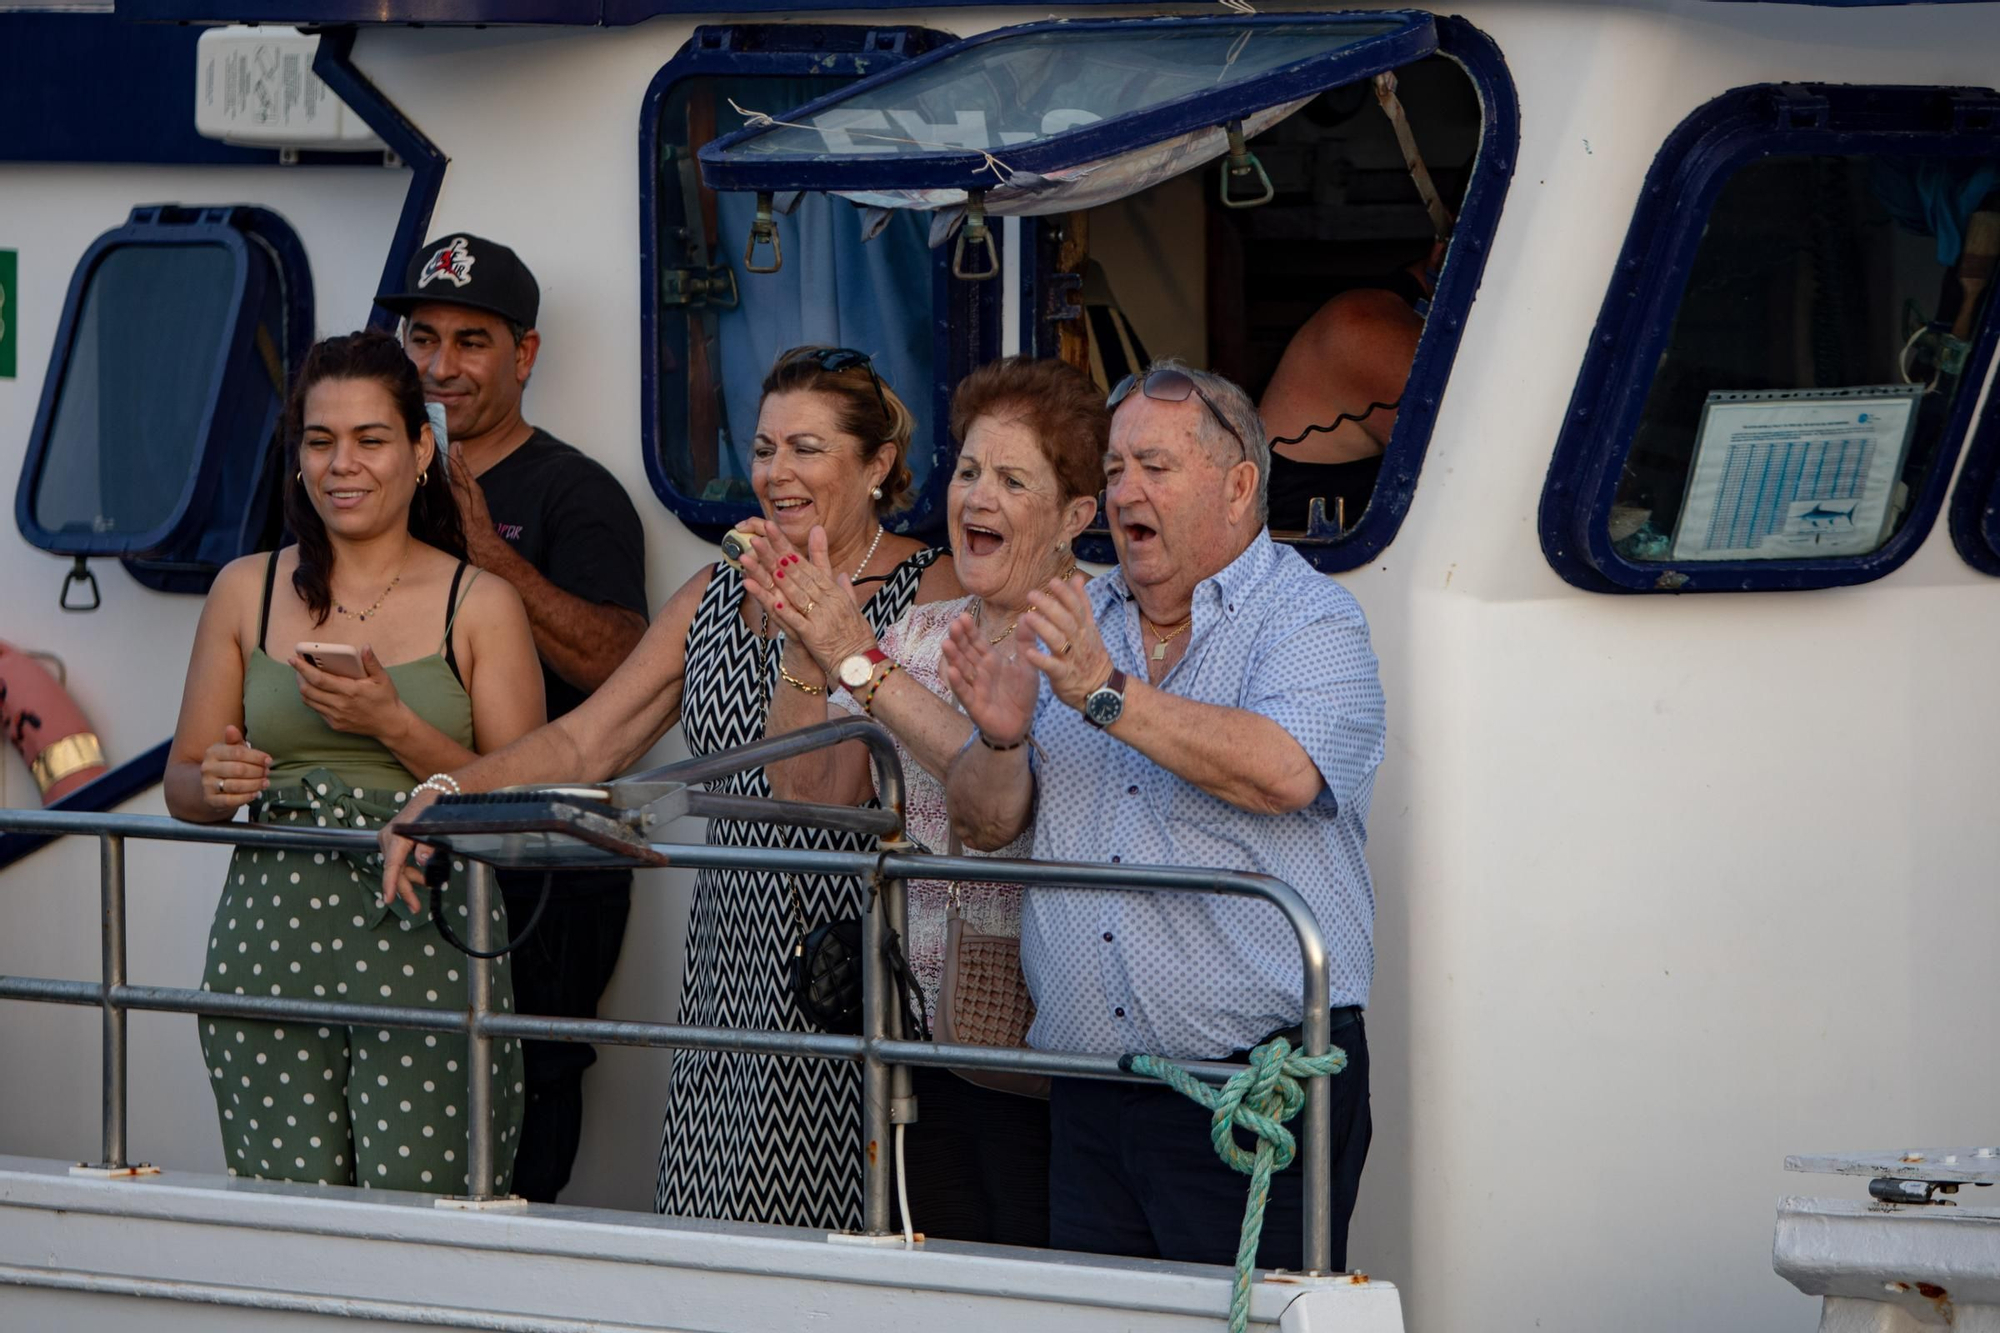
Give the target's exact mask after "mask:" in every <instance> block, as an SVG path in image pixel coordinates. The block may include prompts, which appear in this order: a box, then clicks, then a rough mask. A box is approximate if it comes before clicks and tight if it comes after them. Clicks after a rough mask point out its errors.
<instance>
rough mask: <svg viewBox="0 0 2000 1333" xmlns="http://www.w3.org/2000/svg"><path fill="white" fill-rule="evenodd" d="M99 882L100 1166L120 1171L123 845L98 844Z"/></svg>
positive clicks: (109, 840) (108, 836)
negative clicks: (118, 992)
mask: <svg viewBox="0 0 2000 1333" xmlns="http://www.w3.org/2000/svg"><path fill="white" fill-rule="evenodd" d="M97 851H98V879H99V889H100V892H101V895H102V904H103V912H104V919H103V921H102V922H101V923H100V925H99V939H100V943H101V946H102V951H103V964H104V1157H103V1159H102V1160H101V1161H100V1162H99V1163H98V1165H99V1166H101V1167H105V1168H107V1169H110V1170H121V1169H123V1168H124V1167H126V1166H129V1165H130V1163H129V1162H127V1161H126V1160H125V1156H126V1143H125V1065H126V1057H125V1010H124V1008H123V1006H121V1005H120V1004H118V1003H117V1002H116V1001H114V1000H113V999H112V998H111V993H112V991H113V989H114V988H116V987H120V986H123V985H124V984H125V839H124V838H123V837H122V836H120V835H118V834H115V833H104V834H99V835H98V839H97Z"/></svg>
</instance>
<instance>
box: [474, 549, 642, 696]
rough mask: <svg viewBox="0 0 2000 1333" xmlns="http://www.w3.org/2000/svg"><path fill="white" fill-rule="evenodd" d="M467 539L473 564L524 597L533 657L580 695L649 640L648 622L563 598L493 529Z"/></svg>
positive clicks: (611, 608)
mask: <svg viewBox="0 0 2000 1333" xmlns="http://www.w3.org/2000/svg"><path fill="white" fill-rule="evenodd" d="M465 536H466V545H467V546H469V547H470V548H471V551H470V554H471V556H472V562H473V563H474V564H476V565H478V566H479V567H480V568H481V569H484V570H487V571H489V572H491V573H494V574H498V575H499V576H500V577H501V578H503V579H505V580H507V582H509V583H511V584H513V585H514V591H516V592H518V593H520V594H521V603H522V605H524V606H525V607H527V609H528V628H529V629H530V630H531V631H532V632H533V633H534V636H535V652H536V653H537V654H539V655H540V657H541V659H542V660H543V661H544V662H546V663H548V664H549V666H550V667H551V668H552V669H553V670H554V671H555V673H556V674H557V675H558V676H561V677H562V678H563V679H564V680H566V681H568V682H569V683H570V684H572V685H574V686H576V687H577V688H578V689H580V690H594V689H596V688H597V687H598V686H600V685H602V684H603V683H604V682H605V681H606V680H608V679H610V677H611V673H612V672H614V671H616V670H617V669H618V664H619V663H620V662H623V661H624V660H625V659H626V658H627V657H629V656H631V654H632V650H633V649H634V648H636V647H637V646H638V645H639V640H640V638H641V637H643V636H644V635H645V633H646V619H645V617H644V616H641V615H640V614H639V613H638V612H636V611H632V610H628V609H627V608H625V607H622V606H612V605H611V604H609V603H608V602H589V601H585V600H584V599H583V598H581V597H578V596H576V595H575V594H574V593H569V592H564V591H563V590H562V589H561V588H558V587H557V586H556V585H555V584H553V583H551V582H549V580H548V579H547V578H545V577H543V575H542V573H541V571H539V570H537V569H536V568H535V567H534V566H533V565H531V564H529V563H528V562H527V561H526V560H523V559H522V558H521V557H520V555H519V554H517V553H516V552H515V550H514V548H513V547H511V546H509V545H507V543H506V542H505V541H503V540H501V538H500V535H499V534H498V533H496V532H494V531H493V528H492V525H491V524H487V525H486V526H485V527H483V528H468V529H467V531H466V534H465Z"/></svg>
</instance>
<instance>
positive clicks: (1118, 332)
mask: <svg viewBox="0 0 2000 1333" xmlns="http://www.w3.org/2000/svg"><path fill="white" fill-rule="evenodd" d="M775 119H776V122H778V123H772V124H764V123H761V122H760V123H757V124H753V125H750V126H746V127H745V128H744V129H742V130H740V131H738V132H736V133H734V134H731V135H728V136H726V137H724V138H721V139H718V140H717V141H716V142H715V143H713V144H711V145H709V146H708V147H707V148H704V149H703V150H702V151H701V153H700V161H701V170H702V176H703V179H704V180H706V181H708V182H709V183H710V184H711V185H713V186H716V187H717V188H718V189H720V190H723V191H739V192H745V193H746V197H747V195H749V194H761V195H763V196H765V197H770V198H782V197H784V194H785V192H788V191H802V190H803V191H820V192H826V193H830V194H835V195H839V196H841V197H842V198H844V199H846V200H849V201H851V202H852V203H855V204H859V205H861V206H864V207H866V208H869V209H874V210H882V211H883V212H885V213H886V214H887V215H888V216H891V217H902V216H905V215H908V214H911V213H914V214H917V215H918V216H921V217H924V218H925V219H926V220H927V222H928V228H929V232H930V235H931V237H932V239H933V240H934V241H937V242H939V243H940V249H947V248H948V249H949V250H950V251H951V253H952V256H953V272H954V274H955V275H956V279H955V280H956V283H957V285H958V286H960V287H966V288H974V287H981V286H984V287H989V288H1014V289H1015V290H1014V291H1013V293H1012V295H1013V296H1014V297H1015V298H1016V299H1015V305H1016V308H1018V309H1019V310H1020V311H1021V312H1022V315H1021V318H1020V319H1019V320H1018V321H1016V322H1015V323H1014V324H1013V325H1012V326H1011V328H1010V332H1011V333H1012V334H1014V335H1016V336H1018V339H1019V345H1020V346H1021V348H1022V350H1024V351H1028V352H1031V353H1033V354H1036V355H1041V356H1056V357H1060V358H1062V359H1064V360H1066V361H1068V362H1070V363H1071V364H1073V365H1076V366H1077V367H1079V368H1080V369H1085V370H1087V371H1089V372H1090V373H1092V374H1093V375H1094V376H1095V377H1096V378H1097V379H1098V380H1099V382H1100V384H1101V386H1102V387H1104V388H1106V389H1109V388H1110V386H1111V385H1112V384H1114V383H1115V382H1116V381H1117V380H1118V379H1119V378H1120V377H1121V376H1122V375H1123V374H1124V372H1125V371H1126V370H1128V369H1134V368H1136V366H1137V364H1138V363H1140V362H1143V361H1144V360H1145V359H1146V358H1147V357H1148V355H1152V356H1159V355H1166V354H1171V355H1174V356H1176V357H1178V358H1179V359H1181V360H1183V361H1185V362H1187V363H1188V364H1190V365H1194V366H1197V367H1203V368H1208V369H1213V370H1215V371H1217V372H1219V373H1222V374H1225V375H1227V376H1229V377H1230V378H1231V379H1233V380H1235V381H1237V382H1238V383H1240V384H1242V385H1243V386H1244V387H1245V389H1246V390H1248V391H1249V392H1250V393H1251V394H1252V396H1253V397H1254V398H1256V399H1258V400H1259V402H1260V408H1261V410H1262V411H1263V412H1264V414H1265V415H1266V418H1267V421H1266V425H1267V426H1269V427H1270V429H1271V433H1272V435H1273V436H1275V437H1278V438H1277V439H1276V440H1275V441H1274V446H1275V448H1276V451H1277V452H1278V453H1279V454H1280V458H1279V459H1278V460H1277V461H1275V462H1274V464H1273V466H1272V469H1271V472H1270V476H1269V478H1268V481H1269V487H1268V492H1269V495H1270V498H1271V510H1270V526H1271V529H1272V532H1273V534H1274V536H1276V537H1277V538H1278V540H1280V541H1285V542H1289V543H1293V544H1295V545H1296V546H1297V547H1298V548H1299V549H1300V551H1301V552H1302V553H1303V554H1305V555H1306V557H1307V558H1308V559H1309V560H1311V561H1312V562H1313V563H1314V564H1315V565H1317V566H1318V567H1319V568H1321V569H1326V570H1340V569H1351V568H1354V567H1356V566H1358V565H1360V564H1362V563H1364V562H1366V561H1367V560H1369V559H1371V558H1372V557H1373V556H1374V555H1375V553H1377V552H1379V551H1380V550H1381V549H1382V548H1383V547H1384V546H1386V545H1387V544H1388V542H1389V541H1390V539H1391V538H1392V537H1393V536H1394V535H1395V531H1396V529H1397V527H1398V526H1399V525H1400V523H1401V521H1402V518H1403V515H1404V514H1405V513H1406V512H1407V511H1408V508H1409V504H1410V500H1411V497H1412V495H1413V492H1414V489H1415V486H1416V479H1417V475H1418V471H1419V469H1420V467H1421V465H1422V461H1423V453H1424V448H1425V445H1426V444H1427V442H1428V439H1429V436H1430V430H1431V424H1432V422H1433V421H1434V419H1435V417H1436V412H1437V406H1438V401H1439V398H1440V396H1441V395H1442V393H1443V389H1444V384H1445V380H1446V378H1447V377H1448V375H1449V372H1450V367H1451V362H1452V358H1453V355H1454V353H1455V352H1456V349H1457V343H1458V337H1459V332H1460V330H1461V328H1462V327H1463V322H1464V319H1465V315H1466V312H1467V311H1468V310H1469V308H1470V306H1471V303H1472V299H1473V293H1474V292H1475V291H1476V289H1477V287H1478V285H1479V279H1480V274H1481V270H1482V268H1483V266H1484V261H1485V255H1486V253H1487V248H1488V245H1489V243H1490V240H1491V238H1492V235H1493V231H1494V228H1495V226H1496V225H1497V222H1498V218H1499V214H1500V208H1501V203H1502V200H1503V198H1504V196H1505V192H1506V188H1507V184H1508V182H1509V180H1510V179H1511V176H1512V170H1513V158H1514V151H1515V147H1516V145H1517V143H1518V139H1519V130H1518V115H1517V112H1516V107H1515V101H1514V93H1513V87H1512V84H1511V82H1510V81H1509V80H1508V77H1507V73H1506V68H1505V64H1504V62H1503V61H1502V60H1501V59H1500V55H1499V52H1498V51H1497V50H1496V49H1495V48H1494V47H1493V45H1492V43H1491V42H1490V41H1488V40H1487V39H1486V38H1485V37H1484V36H1483V35H1482V34H1480V33H1479V32H1478V31H1477V30H1476V29H1473V28H1472V27H1471V26H1470V25H1469V24H1466V23H1464V22H1463V21H1462V20H1458V19H1451V18H1439V17H1435V16H1432V15H1429V14H1422V13H1415V12H1410V11H1393V12H1379V13H1367V12H1358V13H1342V14H1317V13H1315V14H1297V15H1275V14H1270V15H1266V14H1242V15H1201V16H1194V17H1174V18H1148V19H1094V18H1093V19H1079V20H1060V21H1053V22H1046V23H1032V24H1024V25H1021V26H1019V27H1011V28H1001V29H997V30H995V31H992V32H987V33H982V34H980V35H979V36H977V37H972V38H968V39H966V40H965V41H963V42H958V43H955V44H953V45H950V46H947V47H944V48H942V49H940V50H937V51H934V52H932V53H930V54H928V55H926V56H923V57H921V58H920V59H918V60H916V61H913V62H911V64H910V65H909V66H908V67H907V68H905V69H892V70H889V71H886V72H884V73H882V74H880V75H877V76H876V77H874V78H872V79H869V80H867V81H865V82H863V83H860V84H857V85H855V86H854V87H852V88H850V89H843V90H840V91H837V92H835V93H833V94H830V95H828V96H825V97H822V98H820V99H818V100H815V101H811V102H807V103H805V104H803V105H800V106H798V107H796V108H793V109H789V110H787V111H785V112H783V113H782V114H780V115H779V116H777V117H776V118H775ZM1010 252H1012V253H1011V254H1010ZM1010 260H1012V261H1014V262H1011V263H1010V262H1009V261H1010ZM1281 363H1284V364H1281ZM1364 363H1365V364H1364ZM1371 409H1372V410H1371ZM1109 550H1110V548H1109V541H1108V537H1107V536H1106V535H1105V534H1104V533H1103V531H1102V529H1098V530H1097V532H1096V535H1095V536H1094V537H1093V536H1092V535H1091V534H1086V540H1085V541H1084V542H1083V543H1082V544H1080V545H1079V546H1078V553H1079V554H1080V555H1082V556H1083V557H1085V558H1088V559H1100V560H1101V559H1107V558H1109Z"/></svg>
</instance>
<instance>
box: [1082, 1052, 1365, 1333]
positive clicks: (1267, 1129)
mask: <svg viewBox="0 0 2000 1333" xmlns="http://www.w3.org/2000/svg"><path fill="white" fill-rule="evenodd" d="M1118 1066H1119V1068H1121V1069H1123V1070H1125V1071H1126V1072H1128V1073H1133V1074H1146V1075H1149V1076H1151V1077H1153V1078H1157V1079H1160V1080H1161V1081H1163V1082H1165V1083H1166V1084H1167V1086H1169V1087H1171V1088H1172V1089H1173V1090H1174V1091H1175V1092H1178V1093H1180V1094H1181V1095H1182V1096H1183V1097H1186V1098H1187V1099H1188V1100H1190V1101H1194V1102H1199V1103H1200V1104H1201V1105H1203V1106H1205V1107H1207V1108H1208V1109H1209V1110H1210V1111H1212V1112H1214V1115H1213V1117H1212V1118H1211V1119H1210V1121H1209V1126H1208V1137H1209V1141H1210V1142H1211V1143H1213V1144H1214V1145H1215V1154H1216V1156H1218V1157H1220V1158H1221V1159H1222V1160H1223V1161H1225V1162H1227V1163H1228V1164H1229V1165H1230V1166H1231V1167H1233V1168H1234V1169H1236V1170H1238V1171H1241V1172H1242V1173H1243V1174H1244V1175H1246V1176H1249V1177H1250V1200H1249V1203H1248V1205H1247V1206H1246V1207H1245V1208H1244V1210H1243V1232H1242V1235H1241V1237H1240V1238H1239V1240H1238V1241H1237V1245H1236V1285H1235V1288H1234V1290H1233V1291H1232V1292H1231V1293H1230V1297H1229V1333H1243V1328H1244V1325H1245V1324H1247V1323H1248V1322H1249V1319H1250V1273H1251V1270H1252V1269H1254V1268H1256V1266H1257V1242H1258V1240H1259V1239H1260V1238H1261V1237H1262V1236H1263V1234H1264V1207H1265V1205H1266V1204H1268V1203H1269V1202H1270V1199H1271V1176H1272V1173H1273V1172H1277V1171H1282V1170H1284V1169H1285V1168H1286V1167H1288V1166H1290V1165H1291V1164H1292V1159H1293V1158H1294V1157H1296V1156H1298V1153H1299V1145H1298V1139H1297V1138H1296V1137H1295V1136H1294V1135H1293V1134H1292V1131H1290V1130H1289V1129H1286V1128H1285V1121H1287V1120H1290V1119H1291V1118H1292V1117H1293V1116H1295V1115H1297V1114H1298V1113H1299V1108H1300V1107H1301V1106H1304V1105H1305V1104H1306V1092H1305V1088H1304V1087H1303V1086H1302V1085H1301V1083H1300V1080H1302V1079H1308V1078H1315V1077H1318V1076H1320V1075H1323V1074H1338V1073H1339V1072H1340V1071H1341V1070H1343V1069H1345V1068H1347V1052H1346V1051H1343V1050H1341V1049H1340V1048H1339V1047H1338V1046H1335V1047H1333V1048H1331V1049H1329V1050H1328V1051H1327V1053H1326V1054H1325V1055H1305V1054H1303V1053H1297V1054H1295V1053H1294V1052H1293V1051H1292V1044H1291V1043H1290V1042H1289V1041H1287V1040H1285V1039H1284V1038H1283V1037H1273V1038H1271V1040H1269V1041H1267V1042H1265V1043H1264V1044H1263V1045H1262V1046H1259V1047H1257V1048H1256V1049H1254V1050H1252V1051H1251V1052H1250V1067H1249V1068H1248V1069H1245V1070H1244V1071H1242V1072H1241V1073H1239V1074H1235V1075H1232V1076H1231V1077H1230V1079H1229V1081H1228V1082H1227V1083H1224V1084H1223V1085H1222V1086H1221V1087H1219V1088H1218V1087H1211V1086H1210V1085H1209V1084H1206V1083H1203V1082H1202V1081H1201V1080H1200V1079H1198V1078H1196V1077H1195V1076H1194V1075H1193V1074H1190V1073H1188V1072H1187V1070H1185V1069H1182V1068H1181V1067H1180V1066H1179V1065H1177V1064H1175V1063H1173V1062H1172V1061H1171V1060H1166V1059H1162V1058H1161V1057H1160V1056H1157V1055H1127V1056H1121V1057H1120V1058H1119V1061H1118ZM1239 1126H1240V1127H1242V1128H1244V1129H1247V1130H1249V1131H1250V1132H1251V1133H1252V1134H1255V1135H1256V1136H1257V1148H1256V1151H1254V1152H1245V1151H1244V1150H1243V1148H1242V1146H1241V1145H1239V1144H1238V1143H1237V1142H1236V1130H1237V1128H1238V1127H1239Z"/></svg>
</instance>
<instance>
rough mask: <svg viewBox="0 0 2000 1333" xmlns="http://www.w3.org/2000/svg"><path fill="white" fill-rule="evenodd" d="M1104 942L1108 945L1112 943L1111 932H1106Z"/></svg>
mask: <svg viewBox="0 0 2000 1333" xmlns="http://www.w3.org/2000/svg"><path fill="white" fill-rule="evenodd" d="M1104 942H1105V943H1106V944H1109V943H1111V932H1110V931H1108V930H1107V931H1105V932H1104Z"/></svg>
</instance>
